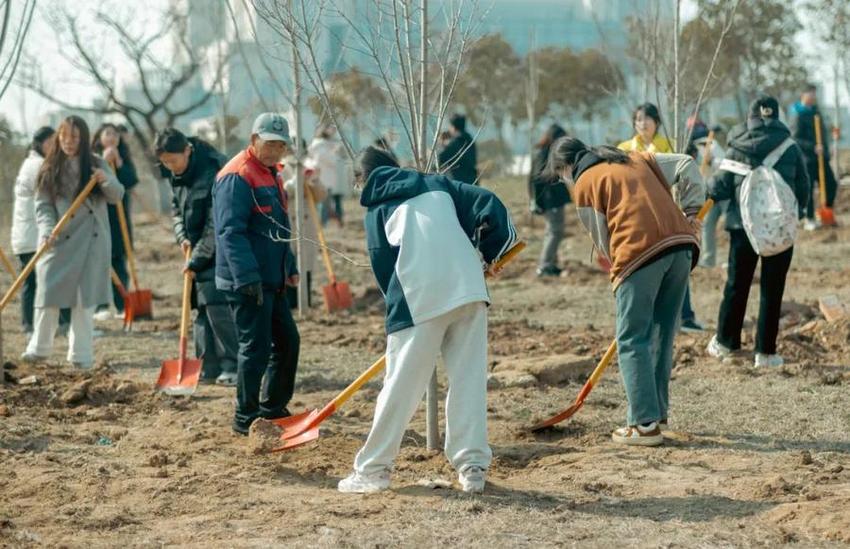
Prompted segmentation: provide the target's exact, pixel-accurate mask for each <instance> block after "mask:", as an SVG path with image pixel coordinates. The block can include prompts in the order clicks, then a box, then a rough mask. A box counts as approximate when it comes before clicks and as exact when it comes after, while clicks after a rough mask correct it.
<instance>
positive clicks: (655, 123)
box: [617, 103, 673, 153]
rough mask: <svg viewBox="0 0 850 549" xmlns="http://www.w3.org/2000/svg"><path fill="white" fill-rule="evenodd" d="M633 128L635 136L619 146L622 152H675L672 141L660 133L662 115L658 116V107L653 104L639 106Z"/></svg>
mask: <svg viewBox="0 0 850 549" xmlns="http://www.w3.org/2000/svg"><path fill="white" fill-rule="evenodd" d="M632 127H634V129H635V136H634V137H632V138H631V139H629V140H627V141H623V142H622V143H620V144H619V145H617V148H618V149H620V150H621V151H627V152H630V151H638V152H643V151H646V152H651V153H671V152H673V146H672V145H671V144H670V141H669V140H668V139H667V138H666V137H664V136H663V135H661V134H660V133H658V129H659V128H660V127H661V115H660V114H658V107H656V106H655V105H653V104H652V103H644V104H643V105H638V106H637V108H636V109H635V112H633V113H632Z"/></svg>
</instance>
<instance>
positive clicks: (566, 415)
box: [531, 198, 714, 432]
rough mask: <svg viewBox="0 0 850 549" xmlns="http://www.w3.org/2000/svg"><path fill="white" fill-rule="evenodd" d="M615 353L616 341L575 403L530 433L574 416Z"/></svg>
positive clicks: (710, 202) (711, 203)
mask: <svg viewBox="0 0 850 549" xmlns="http://www.w3.org/2000/svg"><path fill="white" fill-rule="evenodd" d="M712 206H714V200H712V199H710V198H709V199H708V200H706V201H705V204H703V205H702V208H700V210H699V213H697V219H699V220H700V221H702V220H703V218H705V216H706V215H707V214H708V212H709V210H711V207H712ZM616 352H617V340H614V341H612V342H611V344H610V345H609V346H608V349H607V350H606V351H605V354H604V355H602V360H600V361H599V364H597V365H596V368H594V370H593V373H591V374H590V378H588V380H587V381H586V382H585V384H584V386H583V387H582V388H581V391H579V394H578V396H577V397H576V400H575V402H573V403H572V404H571V405H570V406H569V407H568V408H566V409H565V410H562V411H560V412H558V413H557V414H555V415H554V416H552V417H550V418H549V419H547V420H544V421H541V422H540V423H537V424H536V425H533V426H532V427H531V431H532V432H536V431H541V430H543V429H546V428H547V427H552V426H553V425H556V424H558V423H561V422H562V421H564V420H565V419H569V418H571V417H573V416H574V415H575V413H576V412H578V411H579V410H580V409H581V407H582V406H584V401H585V399H586V398H587V395H589V394H590V391H592V390H593V387H594V386H595V385H596V383H597V382H598V381H599V379H600V378H601V377H602V374H604V373H605V370H606V369H607V368H608V366H609V365H610V364H611V361H612V360H613V359H614V354H615V353H616Z"/></svg>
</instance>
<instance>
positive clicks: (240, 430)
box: [231, 419, 254, 437]
mask: <svg viewBox="0 0 850 549" xmlns="http://www.w3.org/2000/svg"><path fill="white" fill-rule="evenodd" d="M251 423H254V422H253V421H252V422H251ZM251 423H249V424H248V425H245V424H244V423H242V422H240V421H236V420H235V419H234V420H233V424H232V425H231V428H232V429H233V432H234V433H236V434H237V435H242V436H243V437H247V436H248V431H250V430H251Z"/></svg>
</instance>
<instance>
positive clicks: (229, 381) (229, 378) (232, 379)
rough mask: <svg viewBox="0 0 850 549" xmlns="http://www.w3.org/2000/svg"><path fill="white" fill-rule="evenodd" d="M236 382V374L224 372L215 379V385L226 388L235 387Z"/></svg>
mask: <svg viewBox="0 0 850 549" xmlns="http://www.w3.org/2000/svg"><path fill="white" fill-rule="evenodd" d="M236 380H237V376H236V372H222V373H221V374H219V376H218V377H217V378H215V384H216V385H223V386H225V387H235V386H236Z"/></svg>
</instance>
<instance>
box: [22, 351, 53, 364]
mask: <svg viewBox="0 0 850 549" xmlns="http://www.w3.org/2000/svg"><path fill="white" fill-rule="evenodd" d="M46 360H47V357H46V356H39V355H37V354H35V353H28V352H24V353H22V354H21V361H22V362H26V363H28V364H36V363H38V362H44V361H46Z"/></svg>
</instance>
